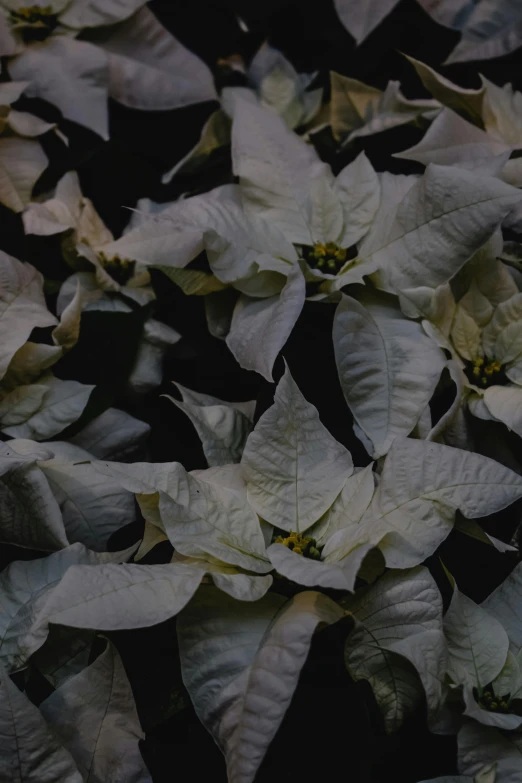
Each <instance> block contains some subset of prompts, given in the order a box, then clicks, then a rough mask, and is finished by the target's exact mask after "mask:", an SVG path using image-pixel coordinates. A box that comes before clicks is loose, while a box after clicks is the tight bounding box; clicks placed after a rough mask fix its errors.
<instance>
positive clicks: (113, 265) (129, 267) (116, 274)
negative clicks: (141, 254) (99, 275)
mask: <svg viewBox="0 0 522 783" xmlns="http://www.w3.org/2000/svg"><path fill="white" fill-rule="evenodd" d="M98 258H99V259H100V263H101V265H102V266H103V268H104V269H105V271H106V272H108V274H109V275H110V276H111V277H112V278H113V279H114V280H116V282H117V283H119V284H120V285H125V283H126V282H127V281H128V280H129V279H130V278H131V277H132V275H133V274H134V267H135V266H136V262H135V261H130V260H129V259H128V258H120V256H112V257H111V258H108V257H107V256H106V255H105V253H98Z"/></svg>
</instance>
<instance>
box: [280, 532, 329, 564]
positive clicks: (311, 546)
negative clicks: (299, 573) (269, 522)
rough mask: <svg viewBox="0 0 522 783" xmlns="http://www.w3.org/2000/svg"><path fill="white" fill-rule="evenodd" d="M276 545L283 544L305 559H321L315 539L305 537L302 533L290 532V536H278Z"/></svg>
mask: <svg viewBox="0 0 522 783" xmlns="http://www.w3.org/2000/svg"><path fill="white" fill-rule="evenodd" d="M274 543H275V544H283V546H287V547H288V548H289V549H291V550H292V552H295V553H296V554H298V555H303V557H309V558H310V559H311V560H320V558H321V552H320V550H319V549H318V548H317V545H316V541H315V539H313V538H308V537H307V536H303V535H302V533H294V531H290V535H289V536H286V537H284V536H277V538H276V539H275V541H274Z"/></svg>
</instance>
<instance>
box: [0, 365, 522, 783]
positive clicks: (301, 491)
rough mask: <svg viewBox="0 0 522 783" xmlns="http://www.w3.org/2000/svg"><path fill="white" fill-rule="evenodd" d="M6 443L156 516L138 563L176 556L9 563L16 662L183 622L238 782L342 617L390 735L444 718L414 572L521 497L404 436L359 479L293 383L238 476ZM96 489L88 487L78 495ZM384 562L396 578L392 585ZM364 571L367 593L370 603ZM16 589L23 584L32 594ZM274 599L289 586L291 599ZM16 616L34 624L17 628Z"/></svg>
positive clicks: (210, 719) (431, 602) (434, 632)
mask: <svg viewBox="0 0 522 783" xmlns="http://www.w3.org/2000/svg"><path fill="white" fill-rule="evenodd" d="M185 394H187V392H186V390H185ZM187 399H188V396H187ZM199 402H200V403H202V402H205V403H207V402H210V401H209V400H202V399H201V398H200V399H199ZM193 404H194V403H193ZM200 407H213V406H211V405H209V406H207V405H206V404H205V405H200ZM211 424H212V422H211V421H210V420H207V426H209V427H210V426H211ZM217 431H219V427H217ZM207 434H208V433H207ZM13 446H14V447H16V448H17V449H18V450H19V451H22V452H25V454H26V455H25V456H23V455H22V454H20V453H18V452H17V456H16V457H15V462H16V466H15V468H16V469H17V470H18V471H20V470H23V469H25V470H27V469H28V465H27V464H26V463H27V462H30V463H31V469H32V470H33V471H35V470H36V471H40V473H41V474H42V475H45V476H46V480H47V481H48V482H49V484H50V483H51V482H52V483H53V484H54V483H59V482H60V481H62V482H63V481H65V482H66V483H67V482H69V481H73V482H74V480H75V479H74V476H75V471H78V477H77V478H78V481H79V482H80V483H81V477H82V475H83V473H82V471H83V469H84V468H85V469H87V468H88V470H89V471H92V470H94V471H96V472H97V473H99V475H100V478H101V480H102V481H105V482H106V481H109V483H110V485H111V486H113V485H114V484H117V485H119V486H121V487H122V488H123V490H125V491H126V492H132V493H135V494H136V496H137V499H138V502H139V504H140V506H141V510H142V513H143V515H144V517H145V519H146V520H147V526H146V530H145V537H144V541H143V543H142V547H141V548H140V549H141V552H138V555H137V556H138V557H140V556H142V555H143V554H145V553H146V551H150V548H151V547H153V546H154V545H155V543H157V542H159V541H162V540H165V537H167V538H168V539H169V540H170V541H171V543H172V544H173V546H174V550H175V551H174V555H173V558H172V561H171V562H170V563H166V564H162V565H143V564H141V563H123V564H118V562H117V560H116V559H115V560H112V561H111V560H104V559H100V560H99V561H98V562H97V558H98V557H101V558H106V557H108V556H106V555H102V556H99V555H96V556H94V555H93V554H92V553H91V554H90V555H87V556H86V555H85V554H84V553H83V554H82V553H81V552H80V551H77V550H73V547H69V548H67V549H63V550H62V551H60V552H56V553H54V554H53V555H51V556H50V557H49V558H47V559H46V560H45V561H42V563H40V564H35V563H33V562H31V563H22V564H18V565H17V567H16V568H15V567H11V569H10V570H9V572H8V573H7V574H6V577H5V578H4V581H5V582H6V590H7V595H8V596H9V603H8V605H7V612H6V613H5V615H6V617H7V622H6V623H5V622H4V626H5V628H4V626H2V623H1V621H0V653H1V649H2V648H1V642H2V640H3V639H5V640H6V641H5V642H4V644H5V645H6V646H5V650H4V656H5V659H6V661H7V664H8V666H10V667H13V668H14V667H16V666H19V665H24V663H25V662H26V661H27V660H28V659H29V657H31V656H35V658H34V660H35V661H42V665H43V666H44V671H47V668H46V660H48V659H49V658H51V659H52V658H53V656H55V655H56V652H55V644H56V643H55V641H53V639H54V638H55V631H56V629H57V627H59V629H61V632H66V633H68V634H71V635H72V638H73V639H74V640H75V641H74V645H73V649H74V650H77V649H80V648H81V645H82V641H81V640H82V638H83V636H78V634H89V633H90V632H92V631H96V630H97V631H101V632H103V631H116V630H124V629H131V628H145V627H148V626H151V625H155V624H157V623H161V622H164V621H165V620H167V619H169V618H171V617H173V616H175V615H177V614H179V618H178V623H177V633H178V638H179V647H180V659H181V666H182V673H183V680H184V683H185V686H186V687H187V689H188V692H189V694H190V697H191V699H192V700H193V703H194V707H195V710H196V712H197V714H198V716H199V718H200V719H201V721H202V722H203V724H204V725H205V726H206V727H207V728H208V729H209V731H210V732H211V733H212V736H213V737H214V738H215V740H216V742H217V743H218V745H219V747H220V748H221V750H222V751H223V753H224V755H225V757H226V763H227V767H228V771H229V775H230V776H234V778H235V779H237V780H241V781H244V783H252V781H253V780H254V777H255V774H256V771H257V769H258V767H259V765H260V763H261V761H262V758H263V756H264V754H265V752H266V750H267V748H268V746H269V744H270V742H271V740H272V738H273V737H274V735H275V733H276V731H277V729H278V727H279V725H280V723H281V720H282V718H283V716H284V714H285V712H286V709H287V707H288V705H289V703H290V700H291V698H292V694H293V692H294V690H295V688H296V686H297V682H298V678H299V673H300V671H301V669H302V666H303V664H304V661H305V659H306V656H307V653H308V650H309V648H310V644H311V640H312V637H313V635H314V634H315V633H316V632H317V631H320V629H321V628H322V627H325V626H327V625H330V624H333V623H336V622H338V621H340V620H342V619H343V618H346V619H349V621H350V623H351V626H352V632H351V633H349V634H348V635H347V638H346V645H345V659H346V664H347V666H348V669H349V671H350V673H351V675H352V676H353V677H354V678H355V679H366V680H368V681H369V683H370V684H371V686H372V687H373V688H374V690H375V693H376V698H377V700H378V702H379V705H380V707H381V709H382V711H383V715H384V718H385V722H386V726H387V728H388V729H389V730H390V731H391V730H394V729H396V728H397V727H398V726H399V725H400V724H401V723H402V721H403V720H404V718H405V717H406V716H407V715H408V714H411V712H412V711H413V710H414V709H416V708H417V707H418V706H419V705H420V704H422V700H423V699H424V698H425V699H426V703H427V705H428V711H429V714H430V715H436V714H437V712H438V710H439V709H440V707H441V705H442V701H443V697H444V695H445V693H444V689H443V687H442V676H443V673H444V672H445V671H446V669H447V668H448V663H447V661H448V656H447V650H446V646H445V642H444V635H443V631H442V601H441V597H440V595H439V592H438V590H437V587H436V585H435V582H434V580H433V578H432V577H431V575H430V574H429V572H428V571H427V569H425V568H422V567H420V568H419V567H415V566H417V565H418V564H419V563H420V562H422V561H423V560H424V559H425V558H426V557H427V556H429V555H430V554H432V553H433V551H434V550H435V548H436V547H437V546H438V545H439V544H440V543H441V542H442V540H444V538H445V537H446V536H447V534H448V533H449V531H450V529H451V527H452V524H453V519H454V516H455V513H456V510H457V509H460V511H462V513H463V514H464V515H465V516H467V517H477V516H479V515H484V514H490V513H492V512H494V511H496V510H498V509H500V508H503V507H504V506H505V505H506V504H508V503H510V502H512V501H514V500H515V499H517V498H519V497H521V496H522V480H521V479H520V477H519V476H518V475H517V474H515V473H513V472H511V471H509V470H508V469H507V468H505V467H503V466H502V465H499V464H497V463H495V462H493V461H492V460H489V459H486V458H484V457H481V456H479V455H476V454H472V453H468V452H462V451H459V450H457V449H452V448H449V447H446V446H441V445H439V444H433V443H426V442H424V441H420V440H419V441H416V440H408V439H404V440H400V441H399V440H397V439H396V440H395V442H394V444H393V447H392V450H391V451H390V453H389V454H388V456H387V457H386V459H385V462H384V468H383V471H382V474H381V475H380V478H379V483H378V486H377V487H376V481H375V478H374V475H373V471H372V466H371V465H370V466H368V467H367V468H365V469H363V470H357V469H356V468H354V467H353V463H352V459H351V457H350V454H349V452H348V451H347V450H346V449H345V448H344V446H342V445H341V444H339V443H337V442H336V441H335V439H334V438H333V437H332V436H331V435H330V433H329V432H328V431H327V430H326V429H325V427H324V426H323V425H322V424H321V422H320V420H319V417H318V414H317V411H316V410H315V408H314V407H313V406H311V405H310V404H309V403H308V402H307V401H306V400H305V399H304V397H303V396H302V395H301V394H300V392H299V390H298V388H297V386H296V385H295V383H294V382H293V380H292V378H291V376H290V373H289V372H288V371H286V373H285V375H284V377H283V379H282V380H281V381H280V383H279V385H278V388H277V391H276V398H275V402H274V405H273V406H272V407H271V408H269V409H268V410H267V411H266V413H265V414H264V415H263V416H262V417H261V418H260V420H259V422H258V424H257V425H256V427H255V428H254V430H253V432H252V433H251V434H250V435H249V436H248V439H247V441H246V445H245V448H244V451H243V454H242V457H241V463H240V464H233V465H219V466H215V467H212V468H209V469H208V470H201V471H192V472H190V473H189V472H187V471H186V470H185V469H184V468H183V467H182V466H181V465H180V464H179V463H162V464H153V463H152V464H151V463H134V464H127V463H115V462H106V461H93V462H90V463H89V464H88V465H86V464H85V461H84V460H81V462H80V463H78V462H77V461H76V459H74V461H73V462H72V463H69V464H68V465H66V466H65V467H64V465H63V462H62V461H61V460H58V461H57V456H55V457H54V458H51V459H49V458H48V455H44V454H43V449H42V447H41V446H36V448H40V449H41V450H42V453H38V452H35V451H34V449H35V444H27V443H26V442H25V443H24V442H15V443H14V444H13ZM55 446H57V444H52V447H53V448H54V447H55ZM6 448H7V446H6ZM45 448H47V447H45ZM60 448H61V447H60ZM8 456H9V455H7V457H8ZM66 456H67V455H66ZM7 457H6V458H7ZM24 460H25V462H24ZM56 474H62V475H61V476H60V478H58V476H57V475H56ZM84 478H85V477H84ZM91 478H92V480H93V484H92V486H94V484H95V480H94V476H93V475H92V476H91ZM33 480H35V479H33ZM15 486H16V482H15ZM90 489H92V487H91V483H90V482H89V481H87V482H86V486H85V487H84V489H82V492H83V491H88V490H90ZM145 539H147V540H145ZM74 546H75V547H78V545H74ZM376 548H379V549H380V550H381V554H380V555H379V554H378V553H376V551H375V550H376ZM71 550H73V551H72V554H70V553H71ZM73 554H74V556H75V557H76V558H77V560H76V562H74V558H73V556H72V555H73ZM51 560H52V562H51ZM385 563H386V564H387V565H388V566H391V567H392V568H393V567H395V568H397V569H400V570H396V571H390V572H389V573H387V574H385V575H384V576H382V572H383V568H384V564H385ZM46 564H47V565H48V566H49V567H48V568H46V567H45V566H46ZM42 566H43V567H42ZM51 566H52V567H51ZM56 573H57V574H58V579H57V580H56V581H55V580H54V576H53V575H54V574H56ZM358 574H359V575H360V576H361V577H362V578H363V580H364V581H367V582H368V583H371V584H370V585H369V586H368V587H366V588H363V589H362V590H361V591H359V590H357V591H355V581H356V577H357V575H358ZM274 580H276V581H277V582H278V589H276V590H273V591H272V590H271V587H272V585H273V582H274ZM22 582H23V583H24V584H25V585H26V586H28V588H29V589H26V590H25V591H24V592H23V594H22V593H21V591H20V584H21V583H22ZM39 586H40V587H41V590H40V591H39ZM216 588H217V589H216ZM282 588H285V590H286V591H288V589H289V588H291V592H293V593H294V595H293V597H292V598H290V600H288V598H286V597H284V596H283V595H282V594H281V592H282ZM310 588H316V589H310ZM321 589H323V590H328V592H329V595H325V594H324V593H322V592H319V591H320V590H321ZM331 590H336V591H338V592H337V593H336V595H337V596H338V601H336V600H334V599H333V598H332V597H330V591H331ZM20 607H23V616H24V618H25V619H24V622H23V623H22V624H21V626H17V628H13V621H12V617H13V616H14V615H16V614H17V612H18V611H20ZM10 618H11V619H10ZM281 650H284V657H283V659H282V658H281ZM71 656H72V651H71ZM71 656H69V658H70V657H71ZM282 661H284V663H282ZM102 663H103V662H102V661H100V666H102ZM48 665H49V664H47V666H48ZM71 665H72V662H71V661H69V659H68V660H67V661H66V662H65V666H66V669H67V674H66V675H65V677H66V679H65V683H64V684H62V685H60V687H61V688H63V689H64V690H62V693H63V694H64V698H65V702H66V704H68V703H69V701H68V698H69V697H70V698H71V700H72V699H73V696H74V693H75V692H76V690H77V689H78V688H79V686H80V684H81V683H82V682H83V681H84V680H86V679H88V678H89V677H90V676H92V675H93V672H92V671H89V669H84V670H83V671H81V672H80V673H79V674H76V677H75V676H74V674H75V672H74V671H72V670H71ZM71 675H72V676H71ZM78 677H79V678H80V680H78V679H77V678H78ZM216 683H218V684H219V687H216ZM57 698H58V697H56V699H57ZM53 699H54V697H51V700H50V702H49V704H48V705H47V706H48V708H49V717H50V719H51V722H52V723H53V725H54V722H56V730H57V732H58V735H60V731H61V730H62V729H63V725H64V724H63V716H61V715H60V714H59V713H58V712H57V710H56V709H53V701H52V700H53ZM56 699H54V701H56ZM259 699H263V700H264V704H267V703H268V704H270V709H268V710H267V711H266V715H265V719H264V720H263V723H262V724H261V725H260V724H259V720H258V712H256V711H255V710H253V708H252V705H255V704H256V703H258V701H259ZM72 703H73V702H72V701H71V704H72ZM54 706H55V705H54ZM43 709H44V712H46V711H47V707H46V706H45V704H44V707H43ZM98 713H99V710H98V709H97V708H96V710H95V714H96V715H97V714H98ZM253 714H254V715H255V716H256V720H255V721H253V720H252V718H251V716H252V715H253ZM83 719H84V716H82V714H79V715H78V720H79V721H80V723H81V722H82V721H83ZM68 736H69V735H68ZM75 738H76V739H75ZM76 740H77V735H76V734H75V735H71V744H70V745H67V747H68V748H69V750H70V752H71V754H72V756H73V757H74V758H75V759H76V758H77V756H76V754H75V749H77V748H78V744H77V741H76ZM89 748H90V745H89ZM87 750H88V748H87ZM131 758H132V756H130V757H129V760H128V761H129V764H130V763H131Z"/></svg>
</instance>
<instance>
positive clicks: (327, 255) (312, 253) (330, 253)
mask: <svg viewBox="0 0 522 783" xmlns="http://www.w3.org/2000/svg"><path fill="white" fill-rule="evenodd" d="M347 256H348V251H347V250H346V249H345V248H344V247H339V246H338V245H336V244H335V242H327V243H326V244H325V245H323V244H322V243H321V242H318V243H317V244H315V245H314V246H313V247H312V248H310V249H309V250H308V252H307V253H305V258H306V261H307V262H308V265H309V266H310V267H312V268H314V269H320V270H321V271H323V272H329V273H330V274H333V275H335V274H337V273H338V272H339V271H340V270H341V269H342V268H343V266H344V264H345V263H346V258H347Z"/></svg>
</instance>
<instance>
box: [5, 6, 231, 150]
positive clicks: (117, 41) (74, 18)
mask: <svg viewBox="0 0 522 783" xmlns="http://www.w3.org/2000/svg"><path fill="white" fill-rule="evenodd" d="M80 33H81V34H82V38H81V40H80V39H79V38H78V37H77V36H79V35H80ZM0 35H1V37H2V43H3V46H4V49H5V50H4V51H3V52H2V54H4V55H7V56H8V70H9V74H10V76H11V78H12V79H14V80H16V81H27V82H30V85H29V87H28V88H27V90H26V94H27V95H29V96H30V97H36V98H42V99H44V100H47V101H49V102H50V103H52V104H54V105H55V106H57V107H58V108H59V109H60V111H61V112H62V114H63V116H64V117H65V118H66V119H68V120H72V121H74V122H77V123H79V124H80V125H84V126H85V127H87V128H89V129H90V130H93V131H94V132H95V133H98V134H99V135H100V136H102V137H103V138H104V139H108V137H109V118H108V97H109V95H110V96H111V97H112V98H115V99H116V100H118V101H120V102H121V103H123V104H125V105H126V106H130V107H132V108H135V109H149V110H150V109H153V110H158V109H174V108H178V107H180V106H187V105H190V104H192V103H197V102H199V101H205V100H212V99H214V98H215V97H216V93H215V89H214V84H213V80H212V76H211V73H210V71H209V70H208V68H207V67H206V66H205V65H204V63H203V62H202V61H201V60H199V58H198V57H196V56H195V55H194V54H192V53H191V52H189V51H188V49H186V48H185V47H184V46H183V45H182V44H181V43H180V42H179V41H177V40H176V39H175V38H174V37H173V36H171V35H170V33H168V32H167V30H166V29H165V28H164V27H163V25H161V24H160V22H159V21H158V20H157V18H156V17H155V16H154V14H153V13H152V12H151V11H149V9H148V8H146V2H145V0H91V1H90V2H86V0H51V2H49V3H47V2H43V0H41V1H40V2H36V3H34V2H29V0H28V2H27V3H25V2H24V0H2V1H1V2H0Z"/></svg>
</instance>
